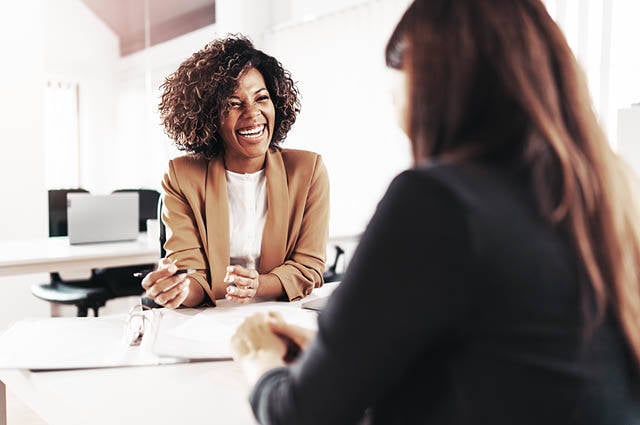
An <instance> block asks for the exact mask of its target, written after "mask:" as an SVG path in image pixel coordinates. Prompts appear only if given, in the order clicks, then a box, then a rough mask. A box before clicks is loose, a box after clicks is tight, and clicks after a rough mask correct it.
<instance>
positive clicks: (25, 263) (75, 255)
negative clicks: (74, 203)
mask: <svg viewBox="0 0 640 425" xmlns="http://www.w3.org/2000/svg"><path fill="white" fill-rule="evenodd" d="M159 258H160V244H159V242H158V241H155V240H153V241H150V240H149V239H148V237H147V235H146V233H141V234H140V236H139V237H138V240H136V241H127V242H108V243H99V244H83V245H70V244H69V239H68V238H66V237H55V238H43V239H33V240H26V241H2V242H0V276H10V275H16V274H27V273H41V272H64V271H74V270H82V269H84V270H90V269H93V268H102V267H118V266H129V265H136V264H146V263H153V262H156V261H157V260H158V259H159Z"/></svg>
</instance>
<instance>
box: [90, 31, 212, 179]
mask: <svg viewBox="0 0 640 425" xmlns="http://www.w3.org/2000/svg"><path fill="white" fill-rule="evenodd" d="M214 38H215V32H214V27H213V26H212V25H210V26H207V27H204V28H201V29H199V30H196V31H194V32H191V33H189V34H185V35H183V36H181V37H178V38H175V39H173V40H170V41H168V42H165V43H162V44H158V45H155V46H153V47H151V48H150V49H148V50H146V51H142V52H138V53H135V54H132V55H128V56H125V57H123V58H120V59H119V60H118V62H117V65H116V68H115V70H114V75H115V79H116V86H115V91H116V93H117V103H116V108H115V114H116V119H115V127H114V128H115V137H114V140H113V143H112V145H111V148H110V149H109V151H108V152H106V153H105V159H106V161H107V162H108V163H111V164H117V169H118V170H119V172H118V173H111V174H104V175H102V176H101V181H100V186H101V187H103V188H105V189H109V190H113V189H115V188H118V187H147V188H152V189H157V190H159V189H160V181H161V179H162V176H163V174H164V172H165V171H166V167H167V162H168V159H169V158H171V157H174V156H175V155H178V154H179V152H178V151H177V149H175V148H174V147H173V143H172V142H171V140H170V139H169V138H168V137H167V136H166V135H165V134H164V132H163V130H162V128H161V127H160V117H159V114H158V103H159V101H160V93H161V91H160V85H161V84H162V83H163V82H164V80H165V78H166V77H167V76H168V75H169V74H171V73H172V72H174V71H175V70H176V69H177V68H178V66H179V65H180V63H181V62H182V61H184V60H185V59H187V58H188V57H189V56H191V55H192V54H193V53H194V52H196V51H198V50H200V49H202V48H203V47H204V46H205V45H206V44H207V43H208V42H210V41H211V40H213V39H214Z"/></svg>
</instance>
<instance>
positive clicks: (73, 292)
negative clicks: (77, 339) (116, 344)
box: [31, 189, 110, 317]
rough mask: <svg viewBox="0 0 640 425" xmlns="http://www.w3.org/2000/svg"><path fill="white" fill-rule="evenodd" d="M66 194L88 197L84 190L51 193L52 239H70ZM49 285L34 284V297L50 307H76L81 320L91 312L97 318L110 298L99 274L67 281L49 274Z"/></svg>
mask: <svg viewBox="0 0 640 425" xmlns="http://www.w3.org/2000/svg"><path fill="white" fill-rule="evenodd" d="M67 193H89V192H88V191H87V190H85V189H55V190H49V193H48V195H49V236H51V237H54V236H67V235H68V226H67ZM49 277H50V281H49V282H47V283H40V284H34V285H32V286H31V293H32V294H33V295H34V296H36V297H37V298H40V299H41V300H44V301H48V302H50V303H57V304H68V305H75V306H76V308H77V310H78V312H77V316H78V317H86V316H87V315H88V310H89V309H91V310H93V314H94V316H98V309H99V308H100V307H102V306H104V305H105V303H106V301H107V299H109V297H110V291H109V290H108V289H106V288H105V287H104V286H103V285H102V284H101V283H100V282H99V281H98V280H97V278H96V271H95V270H92V271H91V277H89V278H88V279H76V280H64V279H62V277H61V276H60V273H57V272H53V273H50V274H49Z"/></svg>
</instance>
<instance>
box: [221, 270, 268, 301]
mask: <svg viewBox="0 0 640 425" xmlns="http://www.w3.org/2000/svg"><path fill="white" fill-rule="evenodd" d="M259 278H260V275H259V274H258V272H257V271H255V270H254V269H248V268H245V267H242V266H237V265H236V266H229V267H227V274H226V276H225V277H224V283H227V284H229V286H227V293H226V295H225V298H226V299H228V300H229V301H233V302H236V303H240V304H246V303H249V302H251V301H253V299H254V298H255V297H256V295H257V294H258V288H259V287H260V279H259Z"/></svg>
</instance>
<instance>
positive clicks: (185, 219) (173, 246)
mask: <svg viewBox="0 0 640 425" xmlns="http://www.w3.org/2000/svg"><path fill="white" fill-rule="evenodd" d="M189 170H190V168H187V167H185V169H184V170H182V171H186V172H188V171H189ZM181 178H182V179H185V178H187V179H188V176H185V175H179V173H178V171H177V170H176V166H175V164H174V161H170V162H169V169H168V171H167V172H166V173H165V175H164V178H163V180H162V189H163V191H164V194H163V207H162V221H163V222H164V224H165V226H166V234H167V239H166V242H165V244H164V248H165V250H166V252H167V254H166V258H169V259H172V260H175V262H176V265H177V266H178V267H179V268H185V269H195V270H196V272H195V273H192V274H190V275H189V278H194V279H195V280H196V281H197V282H198V283H199V284H200V285H201V286H202V288H203V289H204V290H205V293H206V294H207V295H209V298H210V299H212V300H213V299H215V298H214V296H213V291H212V290H211V285H210V284H209V280H210V279H209V276H208V273H209V267H208V265H207V260H206V255H205V252H204V249H203V244H202V239H201V235H205V234H206V233H205V232H204V229H202V228H200V227H202V223H198V221H197V220H196V217H195V215H194V212H193V208H192V207H191V206H190V204H189V199H188V198H187V196H186V195H185V193H184V192H183V190H182V186H181V184H180V183H181Z"/></svg>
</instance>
